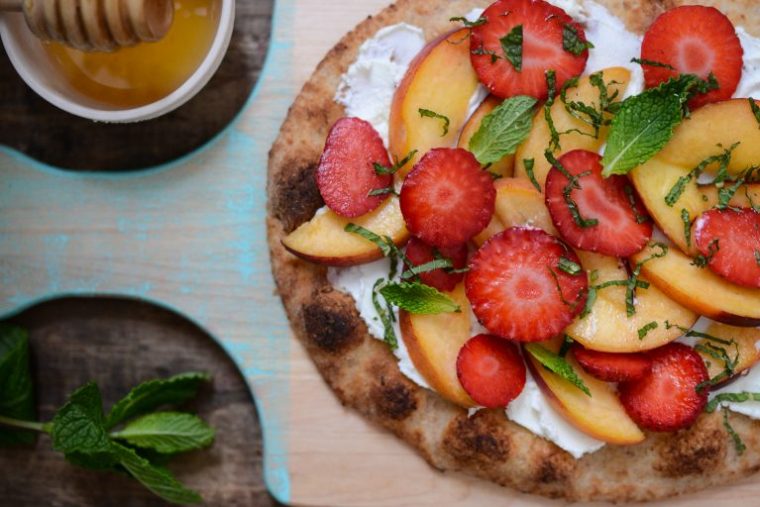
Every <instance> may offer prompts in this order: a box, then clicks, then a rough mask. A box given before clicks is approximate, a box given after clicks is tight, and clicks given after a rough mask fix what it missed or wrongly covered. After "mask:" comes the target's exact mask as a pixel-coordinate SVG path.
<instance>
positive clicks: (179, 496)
mask: <svg viewBox="0 0 760 507" xmlns="http://www.w3.org/2000/svg"><path fill="white" fill-rule="evenodd" d="M111 449H112V452H113V454H114V456H116V458H117V460H118V462H119V464H120V465H121V466H123V467H124V469H126V471H127V472H129V474H130V475H131V476H132V477H134V478H135V479H137V480H138V481H140V482H141V483H142V485H143V486H145V487H146V488H148V489H149V490H150V491H152V492H153V493H154V494H156V495H158V496H160V497H161V498H163V499H164V500H166V501H168V502H172V503H178V504H189V503H200V502H202V501H203V499H202V498H201V496H200V495H199V494H198V493H197V492H195V491H193V490H191V489H188V488H186V487H185V486H184V485H183V484H182V483H181V482H179V481H178V480H177V479H175V478H174V477H173V476H172V475H171V473H169V471H168V470H166V469H165V468H162V467H158V466H156V465H153V464H151V463H150V461H148V460H147V459H145V458H143V457H141V456H140V455H138V454H137V453H136V452H135V451H134V449H130V448H129V447H125V446H123V445H121V444H118V443H116V442H112V443H111Z"/></svg>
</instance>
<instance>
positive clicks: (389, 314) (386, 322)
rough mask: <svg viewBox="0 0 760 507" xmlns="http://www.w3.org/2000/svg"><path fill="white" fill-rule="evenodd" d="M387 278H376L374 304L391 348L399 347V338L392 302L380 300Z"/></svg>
mask: <svg viewBox="0 0 760 507" xmlns="http://www.w3.org/2000/svg"><path fill="white" fill-rule="evenodd" d="M384 284H385V280H383V279H382V278H378V279H377V280H375V284H374V285H373V286H372V306H374V307H375V311H376V312H377V315H378V317H380V322H382V323H383V341H384V342H385V344H386V345H388V347H389V348H390V349H391V350H396V349H397V348H398V338H397V337H396V331H395V330H394V329H393V323H394V322H395V319H396V317H395V315H394V313H393V308H392V307H391V305H390V303H388V302H387V301H384V303H385V306H383V303H381V302H380V297H379V296H380V289H381V288H382V287H384V286H385V285H384Z"/></svg>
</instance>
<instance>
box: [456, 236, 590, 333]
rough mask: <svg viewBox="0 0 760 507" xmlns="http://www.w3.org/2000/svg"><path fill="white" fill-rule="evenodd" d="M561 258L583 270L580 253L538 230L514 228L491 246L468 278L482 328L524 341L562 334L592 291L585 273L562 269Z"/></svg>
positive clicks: (476, 259)
mask: <svg viewBox="0 0 760 507" xmlns="http://www.w3.org/2000/svg"><path fill="white" fill-rule="evenodd" d="M562 257H564V258H566V259H568V260H570V261H572V262H574V263H576V264H578V265H580V261H579V260H578V257H577V256H576V255H575V252H573V251H572V250H571V249H570V248H568V247H567V246H566V245H565V244H563V243H562V242H561V241H560V240H558V239H557V238H555V237H554V236H550V235H549V234H547V233H545V232H544V231H541V230H538V229H528V228H522V227H513V228H511V229H507V230H505V231H503V232H501V233H499V234H497V235H496V236H493V237H492V238H491V239H489V240H488V241H486V243H485V244H483V246H482V247H481V248H480V250H478V251H477V252H476V253H475V255H474V256H473V258H472V260H471V261H470V271H468V272H467V274H466V275H465V279H464V283H465V291H466V293H467V297H468V298H469V300H470V303H471V304H472V310H473V312H475V316H476V317H477V318H478V320H479V321H480V323H481V324H483V325H484V326H485V327H486V328H487V329H488V330H489V331H490V332H491V333H493V334H495V335H498V336H501V337H504V338H510V339H512V340H518V341H521V342H538V341H544V340H548V339H549V338H552V337H553V336H556V335H557V334H559V333H561V332H562V330H563V329H565V328H566V327H567V326H568V325H569V324H570V323H571V322H572V321H573V319H574V318H575V316H576V315H578V314H579V313H580V312H581V311H582V310H583V305H584V304H585V302H586V292H587V288H588V282H587V279H586V278H587V277H586V273H585V271H582V270H581V272H580V273H578V274H577V275H570V274H568V273H566V272H564V271H562V270H561V269H560V268H559V262H560V259H561V258H562Z"/></svg>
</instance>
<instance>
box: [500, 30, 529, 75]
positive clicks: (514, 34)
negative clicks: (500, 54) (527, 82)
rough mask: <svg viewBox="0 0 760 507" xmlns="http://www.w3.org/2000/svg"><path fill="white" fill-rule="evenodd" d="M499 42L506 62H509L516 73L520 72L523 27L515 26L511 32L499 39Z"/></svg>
mask: <svg viewBox="0 0 760 507" xmlns="http://www.w3.org/2000/svg"><path fill="white" fill-rule="evenodd" d="M499 41H500V42H501V49H502V50H503V51H504V55H505V56H506V57H507V60H509V62H510V63H511V64H512V66H513V67H514V68H515V70H516V71H517V72H522V59H523V26H522V25H517V26H516V27H514V28H513V29H512V31H511V32H509V33H508V34H507V35H505V36H504V37H502V38H501V39H499Z"/></svg>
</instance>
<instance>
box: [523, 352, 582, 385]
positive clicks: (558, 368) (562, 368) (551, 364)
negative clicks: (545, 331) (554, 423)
mask: <svg viewBox="0 0 760 507" xmlns="http://www.w3.org/2000/svg"><path fill="white" fill-rule="evenodd" d="M525 350H527V351H528V353H530V355H531V356H533V357H534V358H535V359H536V361H538V362H539V363H541V365H543V367H544V368H546V369H547V370H549V371H550V372H552V373H554V374H556V375H559V376H560V377H562V378H563V379H565V380H567V381H568V382H570V383H571V384H572V385H574V386H575V387H577V388H578V389H580V390H581V391H583V392H584V393H586V395H587V396H591V391H590V390H589V388H588V387H587V386H586V384H584V383H583V379H582V378H580V377H579V376H578V374H577V373H576V372H575V370H574V369H573V366H572V365H571V364H570V363H568V362H567V360H566V359H565V358H564V357H560V356H559V355H557V354H555V353H554V352H551V351H550V350H547V349H546V348H544V347H543V346H542V345H539V344H537V343H528V344H526V345H525Z"/></svg>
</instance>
